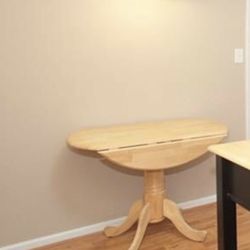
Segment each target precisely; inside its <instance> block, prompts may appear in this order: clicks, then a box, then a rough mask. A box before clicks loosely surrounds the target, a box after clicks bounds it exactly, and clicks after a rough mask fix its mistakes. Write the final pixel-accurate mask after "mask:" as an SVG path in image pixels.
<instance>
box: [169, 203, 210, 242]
mask: <svg viewBox="0 0 250 250" xmlns="http://www.w3.org/2000/svg"><path fill="white" fill-rule="evenodd" d="M164 216H165V217H166V218H167V219H169V220H170V221H171V222H172V223H173V224H174V225H175V226H176V228H177V229H178V230H179V231H180V232H181V233H182V234H183V235H185V236H186V237H187V238H189V239H191V240H194V241H204V240H205V238H206V235H207V232H206V231H202V230H196V229H193V228H192V227H190V226H189V225H188V224H187V223H186V221H185V220H184V218H183V216H182V214H181V212H180V210H179V208H178V206H177V205H176V204H175V203H174V202H173V201H171V200H168V199H165V200H164Z"/></svg>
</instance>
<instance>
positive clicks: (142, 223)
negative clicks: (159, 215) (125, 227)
mask: <svg viewBox="0 0 250 250" xmlns="http://www.w3.org/2000/svg"><path fill="white" fill-rule="evenodd" d="M150 219H151V216H150V204H149V203H147V204H146V205H145V206H144V208H143V209H142V212H141V214H140V218H139V222H138V227H137V230H136V234H135V237H134V240H133V242H132V244H131V246H130V247H129V249H128V250H137V249H138V248H139V247H140V245H141V242H142V239H143V237H144V234H145V231H146V229H147V226H148V224H149V221H150Z"/></svg>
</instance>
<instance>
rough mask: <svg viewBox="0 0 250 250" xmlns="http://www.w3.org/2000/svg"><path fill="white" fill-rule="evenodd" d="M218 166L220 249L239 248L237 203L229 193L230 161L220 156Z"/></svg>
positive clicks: (234, 249) (230, 249)
mask: <svg viewBox="0 0 250 250" xmlns="http://www.w3.org/2000/svg"><path fill="white" fill-rule="evenodd" d="M216 168H217V170H216V171H217V222H218V227H217V228H218V250H236V249H237V225H236V204H235V203H234V202H233V201H232V200H231V199H230V196H229V195H228V193H229V191H230V190H229V189H230V166H229V162H228V161H227V160H225V159H223V158H221V157H219V156H217V158H216Z"/></svg>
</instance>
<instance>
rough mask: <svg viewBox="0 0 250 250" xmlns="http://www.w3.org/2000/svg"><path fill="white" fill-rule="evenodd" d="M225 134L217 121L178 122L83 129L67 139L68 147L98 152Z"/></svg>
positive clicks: (224, 127) (183, 120)
mask: <svg viewBox="0 0 250 250" xmlns="http://www.w3.org/2000/svg"><path fill="white" fill-rule="evenodd" d="M226 135H227V128H226V126H225V125H223V124H221V123H218V122H216V121H211V120H207V119H178V120H169V121H161V122H150V123H138V124H128V125H120V126H119V125H118V126H109V127H101V128H87V129H82V130H81V131H79V132H76V133H73V134H71V135H70V136H69V138H68V144H69V145H70V146H72V147H74V148H77V149H82V150H91V151H97V152H99V151H105V150H115V149H116V150H117V149H121V150H122V149H124V148H131V147H136V148H137V147H140V146H145V145H147V146H148V145H149V146H150V145H155V144H161V143H175V142H177V141H183V140H194V139H200V138H207V137H215V136H221V137H225V136H226Z"/></svg>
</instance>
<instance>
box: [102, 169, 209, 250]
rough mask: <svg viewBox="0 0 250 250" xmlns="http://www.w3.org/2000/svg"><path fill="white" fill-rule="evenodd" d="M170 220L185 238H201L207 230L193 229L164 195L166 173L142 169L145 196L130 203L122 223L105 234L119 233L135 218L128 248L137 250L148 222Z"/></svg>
mask: <svg viewBox="0 0 250 250" xmlns="http://www.w3.org/2000/svg"><path fill="white" fill-rule="evenodd" d="M165 218H167V219H169V220H170V221H171V222H172V223H173V224H174V225H175V227H176V228H177V229H178V230H179V231H180V232H181V233H182V234H183V235H184V236H186V237H187V238H189V239H191V240H194V241H203V240H204V239H205V237H206V234H207V233H206V231H200V230H195V229H193V228H192V227H190V226H189V225H188V224H187V223H186V222H185V220H184V218H183V216H182V214H181V212H180V210H179V208H178V206H177V205H176V203H174V202H173V201H171V200H169V199H167V198H166V197H165V176H164V171H163V170H152V171H149V170H148V171H144V197H143V200H139V201H137V202H135V203H134V204H133V206H132V207H131V209H130V211H129V215H128V217H127V219H126V220H125V221H124V223H123V224H122V225H120V226H118V227H107V228H105V230H104V233H105V235H106V236H108V237H114V236H118V235H120V234H122V233H124V232H126V231H127V230H129V229H130V228H131V227H132V226H133V225H134V224H135V223H136V222H137V221H138V227H137V231H136V234H135V237H134V240H133V242H132V244H131V246H130V248H129V250H137V249H138V248H139V246H140V244H141V242H142V239H143V236H144V234H145V231H146V229H147V226H148V224H149V223H157V222H160V221H163V220H164V219H165Z"/></svg>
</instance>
